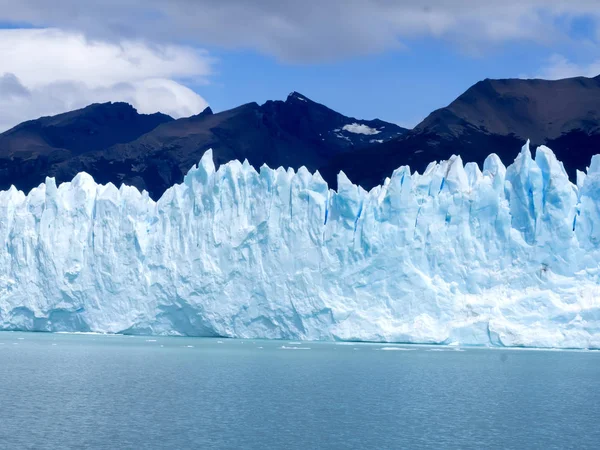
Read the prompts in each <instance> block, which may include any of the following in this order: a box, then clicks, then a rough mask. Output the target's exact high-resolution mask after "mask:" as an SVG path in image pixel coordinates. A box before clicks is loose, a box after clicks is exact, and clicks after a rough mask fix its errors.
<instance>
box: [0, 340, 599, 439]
mask: <svg viewBox="0 0 600 450" xmlns="http://www.w3.org/2000/svg"><path fill="white" fill-rule="evenodd" d="M599 417H600V352H562V351H561V352H559V351H522V350H521V351H519V350H499V349H464V351H456V350H454V349H449V348H431V347H402V346H394V345H388V344H385V345H384V344H381V345H379V344H345V345H341V344H335V343H313V342H310V343H306V342H302V343H297V342H291V341H254V340H226V339H199V338H175V337H171V338H167V337H140V336H135V337H129V336H98V335H65V334H43V333H10V332H4V333H0V448H2V449H4V448H11V449H12V448H31V449H41V448H43V449H65V448H77V449H87V448H90V449H115V448H131V449H159V448H205V449H208V448H215V449H238V448H243V449H271V448H272V449H284V448H285V449H340V448H344V449H385V448H410V449H417V448H435V449H438V448H456V449H458V448H460V449H467V448H514V449H521V448H540V449H552V448H600V427H598V426H597V421H598V418H599Z"/></svg>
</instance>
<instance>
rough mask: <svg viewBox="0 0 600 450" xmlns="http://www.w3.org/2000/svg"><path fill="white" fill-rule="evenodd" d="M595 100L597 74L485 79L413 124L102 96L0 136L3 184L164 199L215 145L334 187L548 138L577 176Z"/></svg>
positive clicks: (597, 135)
mask: <svg viewBox="0 0 600 450" xmlns="http://www.w3.org/2000/svg"><path fill="white" fill-rule="evenodd" d="M599 105H600V76H597V77H594V78H586V77H574V78H567V79H562V80H542V79H489V78H487V79H485V80H482V81H479V82H477V83H475V84H474V85H473V86H471V87H470V88H469V89H467V90H466V91H465V92H463V93H462V94H461V95H459V96H458V97H457V98H456V99H455V100H454V101H452V102H451V103H450V104H449V105H447V106H445V107H443V108H439V109H437V110H435V111H433V112H432V113H431V114H429V115H428V116H427V117H426V118H425V119H424V120H423V121H422V122H421V123H419V124H418V125H417V126H416V127H415V128H414V129H412V130H407V129H405V128H402V127H399V126H398V125H395V124H392V123H389V122H384V121H382V120H379V119H373V120H365V119H357V118H354V117H348V116H344V115H343V114H340V113H338V112H336V111H334V110H332V109H331V108H329V107H327V106H325V105H322V104H320V103H317V102H315V101H313V100H311V99H310V98H308V97H306V96H305V95H303V94H301V93H299V92H296V91H293V92H291V93H290V94H289V95H288V96H287V98H286V99H285V100H268V101H266V102H264V103H263V104H258V103H256V102H250V103H246V104H243V105H240V106H238V107H236V108H232V109H229V110H225V111H220V112H216V113H215V112H214V111H213V110H212V109H211V108H206V109H205V110H204V111H202V112H201V113H199V114H197V115H194V116H191V117H187V118H181V119H177V120H175V119H173V118H171V117H169V116H166V115H164V114H160V113H157V114H153V115H143V114H139V113H137V111H136V110H135V108H133V107H132V106H131V105H127V104H125V103H121V102H116V103H106V104H94V105H90V106H88V107H86V108H82V109H80V110H76V111H71V112H68V113H64V114H59V115H57V116H49V117H42V118H40V119H36V120H33V121H27V122H24V123H22V124H20V125H17V126H16V127H14V128H12V129H11V130H8V131H6V132H4V133H2V134H0V189H6V188H8V187H9V186H10V185H11V184H14V185H15V186H16V187H18V188H19V189H22V190H24V191H28V190H30V189H31V188H32V187H35V186H37V185H38V184H39V183H41V182H42V181H43V180H44V179H45V177H46V176H54V177H56V179H57V181H58V182H61V181H68V180H70V179H71V178H73V176H75V175H76V174H77V173H78V172H81V171H85V172H88V173H90V174H91V175H92V176H93V177H94V179H96V180H97V181H98V182H101V183H107V182H112V183H113V184H115V185H117V186H118V185H120V184H122V183H126V184H129V185H132V186H135V187H137V188H138V189H140V190H142V189H146V190H147V191H148V192H149V193H150V195H151V196H152V197H153V198H158V197H159V196H160V195H161V194H162V192H164V190H165V189H166V188H167V187H168V186H170V185H173V184H175V183H178V182H181V180H182V179H183V175H184V173H186V172H187V170H188V169H189V168H190V167H192V166H193V165H194V164H196V163H197V162H198V161H199V160H200V158H201V157H202V154H203V153H204V152H205V151H206V150H207V149H209V148H212V149H213V154H214V158H215V163H216V165H217V167H218V166H219V165H221V164H224V163H226V162H228V161H231V160H234V159H238V160H240V161H243V160H244V159H247V160H248V161H249V163H250V164H252V165H253V166H255V167H256V168H259V167H260V166H262V165H263V164H267V165H268V166H270V167H279V166H283V167H292V168H294V169H299V168H300V167H301V166H305V167H307V169H309V170H310V171H315V170H319V171H320V173H321V174H322V175H323V177H324V179H325V180H326V181H327V182H328V183H329V184H330V185H331V186H333V187H335V186H336V183H337V174H338V173H339V171H344V173H345V174H346V175H347V176H348V177H349V178H350V179H351V180H352V181H353V182H355V183H357V184H360V185H361V186H362V187H363V188H365V189H370V188H371V187H373V186H375V185H378V184H381V183H382V182H383V180H384V179H385V177H389V176H390V175H391V173H392V171H393V170H394V168H396V167H400V166H403V165H410V167H411V169H412V170H415V171H423V170H424V169H425V167H427V165H428V164H429V163H430V162H431V161H434V160H435V161H441V160H446V159H448V158H449V157H450V156H451V155H453V154H459V155H461V156H462V158H463V160H465V161H472V162H475V163H477V164H479V165H480V166H481V164H483V159H484V158H485V155H487V154H489V153H495V154H497V155H498V156H499V157H500V158H501V159H502V160H503V161H505V162H508V161H512V160H513V159H514V157H515V156H516V153H515V152H516V151H515V149H517V148H520V147H521V146H522V144H523V143H524V142H525V140H526V139H531V142H532V146H534V147H535V146H538V145H542V144H544V145H547V146H549V147H550V148H552V149H553V150H554V152H555V153H556V155H557V157H558V158H559V159H560V160H562V161H564V163H565V168H566V170H567V172H568V174H569V176H570V178H571V180H573V181H574V180H575V173H576V171H577V170H584V169H585V168H586V167H587V166H588V165H589V163H590V159H591V156H592V155H593V154H595V153H598V152H599V149H600V106H599Z"/></svg>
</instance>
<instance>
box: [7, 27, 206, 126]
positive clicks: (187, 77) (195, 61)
mask: <svg viewBox="0 0 600 450" xmlns="http://www.w3.org/2000/svg"><path fill="white" fill-rule="evenodd" d="M211 64H212V60H211V58H210V57H209V56H208V55H207V54H206V53H205V52H202V51H196V50H194V49H192V48H190V47H185V46H176V45H166V46H164V45H163V46H151V45H149V44H145V43H142V42H140V41H127V40H125V41H123V42H121V43H116V42H102V41H98V40H88V39H86V38H85V37H84V36H83V35H82V34H81V33H75V32H64V31H60V30H56V29H14V30H6V29H5V30H0V130H4V129H6V128H9V127H10V126H12V125H15V124H17V123H19V122H21V121H23V120H26V119H32V118H36V117H39V116H42V115H51V114H56V113H60V112H64V111H68V110H72V109H75V108H80V107H83V106H86V105H88V104H90V103H94V102H106V101H126V102H129V103H131V104H132V105H134V106H135V107H136V108H137V109H138V110H139V111H140V112H142V113H153V112H157V111H161V112H164V113H166V114H170V115H172V116H174V117H181V116H189V115H192V114H197V113H198V112H200V111H202V110H203V109H204V108H205V107H206V106H207V103H206V101H205V100H204V99H203V98H202V97H200V96H199V95H198V94H197V93H195V92H194V91H192V90H191V89H189V88H188V87H186V86H185V85H184V84H183V82H182V80H184V81H193V82H195V83H202V82H205V81H206V79H207V77H208V76H209V75H210V73H211Z"/></svg>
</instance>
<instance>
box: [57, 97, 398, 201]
mask: <svg viewBox="0 0 600 450" xmlns="http://www.w3.org/2000/svg"><path fill="white" fill-rule="evenodd" d="M344 128H346V129H344ZM406 131H407V130H405V129H403V128H401V127H399V126H397V125H394V124H391V123H387V122H383V121H380V120H372V121H366V120H359V119H355V118H352V117H346V116H344V115H342V114H339V113H337V112H335V111H333V110H331V109H329V108H327V107H325V106H323V105H320V104H318V103H316V102H313V101H311V100H309V99H308V98H306V97H304V96H302V95H301V94H298V93H296V92H294V93H292V94H290V95H289V96H288V98H287V100H286V101H268V102H266V103H265V104H264V105H258V104H256V103H249V104H246V105H242V106H239V107H237V108H234V109H231V110H228V111H224V112H221V113H217V114H213V112H212V111H211V110H210V109H209V108H208V109H207V110H205V111H204V112H202V113H201V114H199V115H196V116H193V117H189V118H186V119H179V120H176V121H172V122H169V123H164V124H162V125H160V126H158V127H156V128H155V129H154V130H152V131H150V132H149V133H146V134H145V135H143V136H140V137H139V138H137V139H135V140H133V141H131V142H127V143H124V144H117V145H113V146H111V147H109V148H107V149H102V150H97V151H93V152H87V153H85V154H81V155H79V156H76V157H74V158H71V159H69V160H65V161H61V162H59V163H57V164H55V165H53V166H52V167H51V168H50V169H49V170H48V173H49V174H51V175H53V176H56V177H57V178H58V179H59V180H70V179H71V178H72V177H73V176H74V175H75V174H76V173H77V172H80V171H86V172H88V173H90V174H91V175H92V176H93V177H94V178H95V179H96V180H97V181H98V182H101V183H107V182H109V181H110V182H113V183H115V184H116V185H120V184H121V183H127V184H130V185H133V186H136V187H138V188H139V189H146V190H148V191H149V193H150V194H151V196H152V197H153V198H157V197H158V196H160V195H161V194H162V193H163V192H164V190H165V189H166V188H168V187H169V186H171V185H173V184H174V183H179V182H181V181H182V179H183V175H184V174H185V173H186V172H187V171H188V170H189V168H190V167H191V166H193V165H194V164H196V163H197V162H198V161H199V160H200V158H201V157H202V155H203V154H204V152H205V151H206V150H208V149H209V148H212V149H213V154H214V158H215V162H216V163H217V165H220V164H222V163H225V162H228V161H231V160H232V159H239V160H240V161H243V160H244V159H248V161H249V162H250V163H251V164H252V165H254V166H255V167H256V168H259V167H260V166H261V165H263V164H267V165H269V166H271V167H279V166H284V167H293V168H295V169H298V168H300V167H301V166H306V167H307V168H309V169H310V170H313V171H314V170H317V169H319V168H321V167H323V166H325V165H326V164H327V163H328V161H329V160H330V159H331V158H332V157H334V156H335V155H338V154H343V153H345V152H347V151H350V150H352V149H354V148H356V147H359V146H365V145H369V146H373V145H378V144H379V143H380V142H385V141H386V140H389V139H392V138H395V137H397V136H399V135H401V134H403V133H405V132H406Z"/></svg>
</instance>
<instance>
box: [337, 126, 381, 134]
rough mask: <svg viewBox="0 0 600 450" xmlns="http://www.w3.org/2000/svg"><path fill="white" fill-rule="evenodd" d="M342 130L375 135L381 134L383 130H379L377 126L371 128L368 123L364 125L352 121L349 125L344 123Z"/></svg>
mask: <svg viewBox="0 0 600 450" xmlns="http://www.w3.org/2000/svg"><path fill="white" fill-rule="evenodd" d="M342 130H344V131H348V132H350V133H355V134H366V135H373V134H379V133H381V131H379V130H378V129H376V128H371V127H370V126H368V125H364V124H361V123H351V124H348V125H344V126H343V127H342Z"/></svg>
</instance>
